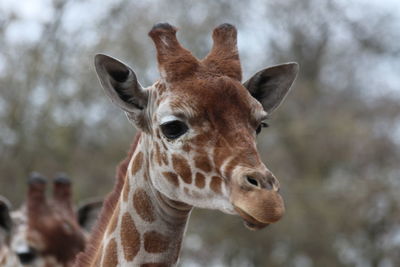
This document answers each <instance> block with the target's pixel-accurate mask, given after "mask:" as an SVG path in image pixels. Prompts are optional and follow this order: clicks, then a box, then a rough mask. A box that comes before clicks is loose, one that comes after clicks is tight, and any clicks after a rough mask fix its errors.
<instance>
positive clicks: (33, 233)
mask: <svg viewBox="0 0 400 267" xmlns="http://www.w3.org/2000/svg"><path fill="white" fill-rule="evenodd" d="M46 184H47V180H46V179H45V178H44V177H43V176H41V175H40V174H38V173H33V174H32V175H31V176H30V177H29V179H28V192H27V200H26V203H25V204H24V205H22V207H21V208H20V209H19V210H15V211H12V212H10V210H11V205H10V203H9V201H8V200H7V199H6V198H4V197H1V196H0V266H2V267H18V266H21V267H22V266H28V267H50V266H51V267H53V266H54V267H56V266H60V267H61V266H65V267H66V266H72V263H73V261H74V259H75V256H76V254H77V253H78V252H79V251H81V250H83V249H84V246H85V242H86V239H87V238H88V231H89V230H90V229H89V227H90V224H91V223H92V222H91V221H93V220H95V219H96V218H95V217H96V215H95V214H96V210H97V211H99V210H100V206H101V201H90V202H88V203H85V204H83V205H82V206H81V207H80V208H79V210H78V213H77V214H78V215H79V218H77V214H76V212H75V211H74V208H73V206H72V199H71V194H72V191H71V182H70V180H69V179H68V178H67V177H66V176H65V175H58V176H57V177H56V178H55V179H54V181H53V199H52V200H51V201H47V199H46V195H45V194H46ZM78 222H79V223H80V224H79V223H78Z"/></svg>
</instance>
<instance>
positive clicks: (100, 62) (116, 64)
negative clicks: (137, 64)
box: [95, 54, 148, 116]
mask: <svg viewBox="0 0 400 267" xmlns="http://www.w3.org/2000/svg"><path fill="white" fill-rule="evenodd" d="M95 67H96V72H97V76H98V77H99V80H100V83H101V85H102V86H103V88H104V90H105V92H106V94H107V96H108V97H109V98H110V99H111V101H112V102H114V103H115V104H117V105H118V106H119V107H120V108H122V109H123V110H124V111H125V112H127V113H130V114H131V115H132V114H137V113H140V111H142V110H143V109H145V108H146V106H147V99H148V94H147V92H146V91H145V90H143V88H142V86H141V85H140V84H139V82H138V81H137V78H136V74H135V72H134V71H133V70H132V69H131V68H130V67H129V66H127V65H126V64H124V63H122V62H121V61H119V60H117V59H115V58H112V57H109V56H106V55H102V54H97V55H96V56H95ZM128 116H129V115H128Z"/></svg>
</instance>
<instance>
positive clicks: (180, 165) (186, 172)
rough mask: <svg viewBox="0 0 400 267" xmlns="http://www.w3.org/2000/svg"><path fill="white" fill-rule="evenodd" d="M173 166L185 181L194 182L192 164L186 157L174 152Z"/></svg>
mask: <svg viewBox="0 0 400 267" xmlns="http://www.w3.org/2000/svg"><path fill="white" fill-rule="evenodd" d="M172 166H173V168H174V169H175V171H176V173H177V174H178V175H179V176H180V177H181V178H182V180H183V181H184V182H185V183H187V184H190V183H192V171H191V170H190V166H189V164H188V162H187V160H186V159H185V158H184V157H182V156H180V155H178V154H173V155H172Z"/></svg>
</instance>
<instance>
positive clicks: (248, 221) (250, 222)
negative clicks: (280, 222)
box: [235, 206, 270, 231]
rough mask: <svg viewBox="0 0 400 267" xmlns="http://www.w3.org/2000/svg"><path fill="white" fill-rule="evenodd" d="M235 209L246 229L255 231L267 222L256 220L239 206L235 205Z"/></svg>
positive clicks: (266, 224) (263, 226) (265, 225)
mask: <svg viewBox="0 0 400 267" xmlns="http://www.w3.org/2000/svg"><path fill="white" fill-rule="evenodd" d="M235 210H236V211H237V213H238V214H239V216H240V217H242V219H243V223H244V226H246V228H247V229H249V230H252V231H256V230H261V229H263V228H265V227H267V226H268V225H270V224H269V223H264V222H260V221H258V220H256V219H255V218H254V217H252V216H251V215H249V214H248V213H246V212H245V211H243V210H242V209H241V208H239V207H236V206H235Z"/></svg>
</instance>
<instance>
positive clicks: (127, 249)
mask: <svg viewBox="0 0 400 267" xmlns="http://www.w3.org/2000/svg"><path fill="white" fill-rule="evenodd" d="M121 244H122V249H123V251H124V256H125V259H126V260H127V261H132V260H133V259H134V258H135V256H136V255H137V253H138V252H139V249H140V234H139V232H138V231H137V230H136V226H135V223H134V222H133V219H132V217H131V215H130V214H129V213H128V212H125V214H124V215H123V216H122V222H121Z"/></svg>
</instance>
